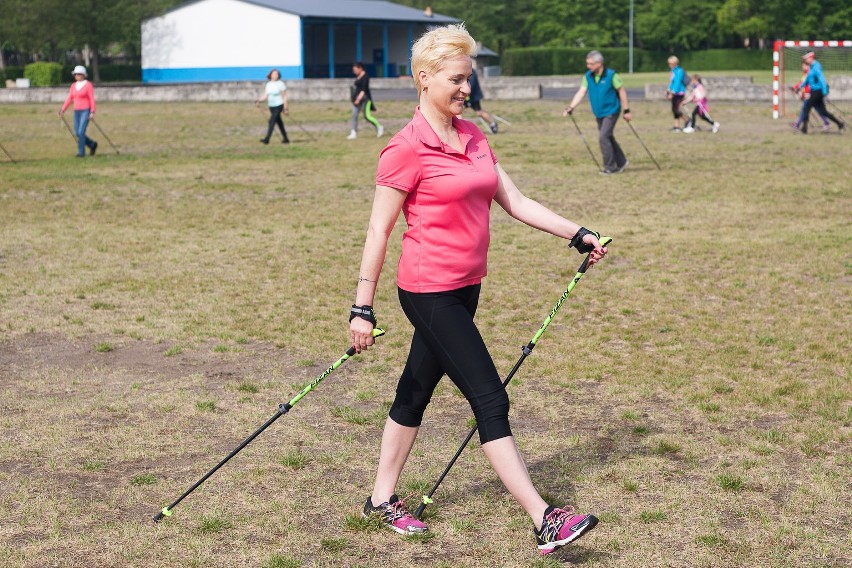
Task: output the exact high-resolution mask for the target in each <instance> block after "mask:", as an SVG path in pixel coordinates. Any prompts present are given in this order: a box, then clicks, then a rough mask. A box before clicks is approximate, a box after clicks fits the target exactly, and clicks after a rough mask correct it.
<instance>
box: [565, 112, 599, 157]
mask: <svg viewBox="0 0 852 568" xmlns="http://www.w3.org/2000/svg"><path fill="white" fill-rule="evenodd" d="M568 116H570V117H571V122H573V123H574V128H576V129H577V134H579V135H580V139H581V140H582V141H583V144H585V145H586V150H588V151H589V156H591V157H592V160H594V162H595V166H597V168H598V169H599V170H600V169H601V165H600V164H599V163H598V159H597V158H595V153H594V152H592V147H591V146H589V143H588V142H586V137H585V136H583V132H582V131H581V130H580V125H579V124H577V119H575V118H574V113H570V112H569V113H568Z"/></svg>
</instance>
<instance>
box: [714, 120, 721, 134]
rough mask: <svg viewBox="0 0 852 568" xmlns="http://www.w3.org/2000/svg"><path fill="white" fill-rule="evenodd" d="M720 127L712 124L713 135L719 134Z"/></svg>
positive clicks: (715, 123) (716, 123)
mask: <svg viewBox="0 0 852 568" xmlns="http://www.w3.org/2000/svg"><path fill="white" fill-rule="evenodd" d="M720 126H722V125H721V124H719V123H718V122H714V123H713V134H716V133H717V132H719V127H720Z"/></svg>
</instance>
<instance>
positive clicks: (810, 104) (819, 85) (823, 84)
mask: <svg viewBox="0 0 852 568" xmlns="http://www.w3.org/2000/svg"><path fill="white" fill-rule="evenodd" d="M802 61H804V62H805V63H807V64H808V65H810V69H809V70H808V74H807V76H806V77H805V78H804V79H803V80H802V87H801V88H802V89H804V88H805V85H807V86H808V87H809V88H810V91H811V96H810V98H809V99H807V100H805V104H804V106H803V107H802V133H803V134H807V133H808V119H809V118H810V115H811V109H812V108H813V109H816V111H817V113H818V114H819V115H820V116H821V117H822V118H823V120H825V119H826V118H827V119H829V120H831V121H832V122H834V124H836V125H837V128H838V129H840V130H841V131H843V130H844V129H845V128H846V125H845V124H843V122H841V121H840V120H839V119H838V118H837V117H836V116H834V115H833V114H831V113H830V112H828V109H826V108H825V100H824V99H825V97H826V96H827V95H828V81H826V79H825V73H823V71H822V64H821V63H820V62H819V61H817V60H816V53H814V52H813V51H809V52H808V53H806V54H804V55H803V56H802ZM827 125H828V123H826V127H825V128H824V130H827V129H828V126H827Z"/></svg>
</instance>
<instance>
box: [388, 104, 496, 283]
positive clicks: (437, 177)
mask: <svg viewBox="0 0 852 568" xmlns="http://www.w3.org/2000/svg"><path fill="white" fill-rule="evenodd" d="M453 126H455V128H456V130H457V131H458V133H459V139H460V140H461V143H462V145H463V146H464V152H463V153H459V152H458V151H457V150H455V149H453V148H452V147H450V146H448V145H446V144H444V143H443V142H441V140H440V138H438V135H437V134H435V131H434V130H432V127H431V126H429V123H428V122H426V119H425V118H424V117H423V115H422V114H421V113H420V108H419V107H418V108H417V110H416V111H415V113H414V118H412V119H411V122H409V123H408V124H407V125H406V126H405V127H404V128H403V129H402V130H400V131H399V132H398V133H397V134H396V135H395V136H394V137H393V138H391V140H390V142H389V143H388V145H387V146H386V147H385V149H384V150H382V153H381V155H380V157H379V166H378V171H377V172H376V184H377V185H384V186H388V187H393V188H396V189H400V190H402V191H405V192H407V193H408V196H406V198H405V202H404V203H403V205H402V212H403V214H404V215H405V221H406V223H408V229H407V230H406V231H405V234H404V235H403V236H402V255H401V256H400V259H399V272H398V275H397V285H398V286H399V287H400V288H402V289H403V290H406V291H408V292H442V291H446V290H455V289H457V288H462V287H464V286H469V285H471V284H479V283H480V282H481V281H482V278H483V277H485V275H486V274H487V272H488V270H487V256H488V243H489V241H490V232H489V226H488V224H489V215H490V211H491V202H492V201H493V200H494V195H495V194H496V193H497V172H496V169H495V167H494V166H495V164H496V163H497V158H496V157H495V156H494V153H493V152H492V151H491V147H490V146H489V145H488V140H486V138H485V135H484V134H482V131H480V130H479V128H478V127H477V126H476V125H474V124H473V123H471V122H468V121H466V120H460V119H457V118H453Z"/></svg>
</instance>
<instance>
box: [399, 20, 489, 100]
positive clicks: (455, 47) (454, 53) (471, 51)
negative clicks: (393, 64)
mask: <svg viewBox="0 0 852 568" xmlns="http://www.w3.org/2000/svg"><path fill="white" fill-rule="evenodd" d="M460 55H467V56H469V57H476V42H475V41H474V39H473V37H471V35H470V33H469V32H468V31H467V28H465V27H464V24H463V23H461V24H452V25H449V26H443V27H440V28H432V29H430V30H428V31H427V32H426V33H424V34H423V35H422V36H420V37H419V38H418V39H417V41H415V42H414V45H413V46H412V47H411V75H412V76H413V77H414V86H415V87H417V96H420V93H421V92H422V90H423V86H422V85H421V84H420V77H419V75H420V72H421V71H426V73H428V74H430V75H432V74H435V73H437V72H438V71H440V70H441V68H442V67H443V66H444V61H445V60H446V59H452V58H454V57H458V56H460Z"/></svg>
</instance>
